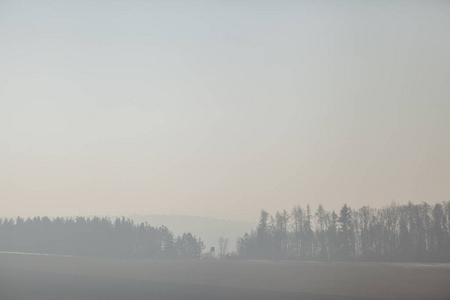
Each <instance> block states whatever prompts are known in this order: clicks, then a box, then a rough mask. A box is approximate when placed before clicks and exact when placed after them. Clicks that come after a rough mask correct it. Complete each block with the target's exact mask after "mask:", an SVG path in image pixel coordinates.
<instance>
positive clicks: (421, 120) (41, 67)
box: [0, 0, 450, 221]
mask: <svg viewBox="0 0 450 300" xmlns="http://www.w3.org/2000/svg"><path fill="white" fill-rule="evenodd" d="M244 2H245V4H244V3H237V1H235V2H233V4H231V3H229V2H226V3H225V2H223V3H219V2H214V3H213V1H208V2H206V1H198V2H190V3H189V4H187V3H178V2H174V1H67V2H65V1H5V0H2V1H0V66H1V67H0V193H1V194H0V199H1V200H0V201H1V203H2V211H1V214H2V215H11V216H14V215H76V214H88V215H92V214H101V215H104V214H111V215H117V214H126V215H128V214H133V213H139V214H182V215H193V216H208V217H215V218H224V219H242V220H252V221H253V220H255V219H256V218H257V216H258V211H259V209H262V208H264V209H267V210H269V211H274V210H276V209H284V208H286V209H287V208H290V207H292V206H294V205H296V204H302V205H303V204H306V203H310V204H311V205H312V206H313V207H315V206H316V205H317V204H318V203H322V204H324V205H325V206H326V207H328V208H332V209H336V208H338V207H340V206H341V205H342V204H343V203H347V204H349V205H350V206H356V207H359V206H362V205H366V204H368V205H372V206H377V207H378V206H381V205H383V204H387V203H390V202H391V201H393V200H395V201H396V202H399V203H406V202H407V201H412V202H415V203H419V202H421V201H427V202H429V203H434V202H437V201H448V200H450V155H449V153H450V84H449V82H450V57H449V53H450V35H449V32H450V4H449V2H446V1H434V2H433V1H421V2H414V1H405V2H396V1H371V2H370V3H369V1H329V2H326V1H303V2H302V1H272V3H266V2H260V1H254V2H251V1H244ZM206 3H208V4H206Z"/></svg>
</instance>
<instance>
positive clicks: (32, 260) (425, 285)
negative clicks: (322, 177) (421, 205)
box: [0, 253, 450, 300]
mask: <svg viewBox="0 0 450 300" xmlns="http://www.w3.org/2000/svg"><path fill="white" fill-rule="evenodd" d="M0 299H3V300H10V299H20V300H27V299H33V300H36V299H45V300H52V299H68V300H69V299H70V300H72V299H136V300H138V299H258V300H261V299H450V265H448V264H383V263H344V262H339V263H337V262H323V263H318V262H291V261H277V262H271V261H207V260H126V259H101V258H84V257H61V256H38V255H23V254H11V253H9V254H8V253H0Z"/></svg>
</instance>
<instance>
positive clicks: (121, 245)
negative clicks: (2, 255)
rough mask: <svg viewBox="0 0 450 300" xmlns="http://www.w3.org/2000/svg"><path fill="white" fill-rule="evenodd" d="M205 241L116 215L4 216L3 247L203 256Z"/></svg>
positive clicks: (0, 236) (86, 253)
mask: <svg viewBox="0 0 450 300" xmlns="http://www.w3.org/2000/svg"><path fill="white" fill-rule="evenodd" d="M204 248H205V246H204V243H203V241H202V240H201V239H200V238H197V237H196V236H194V235H192V234H191V233H184V234H182V235H180V236H177V237H175V236H174V234H173V233H172V232H171V231H170V230H169V229H168V228H167V227H165V226H161V227H152V226H150V225H148V224H147V223H140V224H135V223H134V222H133V221H132V220H130V219H126V218H124V217H122V218H116V219H115V220H114V221H112V220H111V219H110V218H106V217H103V218H100V217H93V218H85V217H76V218H53V219H51V218H49V217H34V218H28V219H23V218H21V217H18V218H17V219H11V218H9V219H8V218H5V219H0V250H1V251H14V252H30V253H47V254H64V255H78V256H80V255H81V256H99V257H100V256H101V257H127V258H199V257H200V256H201V255H202V251H203V249H204Z"/></svg>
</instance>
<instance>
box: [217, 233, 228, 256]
mask: <svg viewBox="0 0 450 300" xmlns="http://www.w3.org/2000/svg"><path fill="white" fill-rule="evenodd" d="M227 252H228V239H227V238H224V237H220V238H219V258H224V257H225V255H227Z"/></svg>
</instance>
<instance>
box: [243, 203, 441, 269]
mask: <svg viewBox="0 0 450 300" xmlns="http://www.w3.org/2000/svg"><path fill="white" fill-rule="evenodd" d="M237 252H238V256H239V257H240V258H243V259H303V260H343V261H347V260H361V261H399V262H401V261H423V262H425V261H430V262H431V261H436V262H437V261H439V262H450V202H443V203H437V204H435V205H434V206H431V205H429V204H427V203H422V204H412V203H408V204H406V205H397V204H395V203H392V204H391V205H389V206H386V207H383V208H381V209H375V208H372V207H369V206H363V207H360V208H359V209H356V210H353V209H352V208H350V207H349V206H348V205H346V204H344V205H343V206H342V208H341V209H340V210H339V211H338V212H337V213H336V212H335V211H327V210H325V208H324V207H323V206H322V205H319V206H318V208H317V210H316V211H312V210H311V208H310V206H309V205H307V206H306V208H302V207H301V206H296V207H294V208H293V209H292V210H291V211H290V212H288V211H286V210H283V211H282V212H276V214H275V215H274V216H272V215H270V214H269V213H268V212H266V211H264V210H262V211H261V216H260V219H259V223H258V226H257V228H256V229H254V230H253V231H252V232H250V233H246V234H245V235H244V236H243V237H242V238H240V239H239V240H238V249H237Z"/></svg>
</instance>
